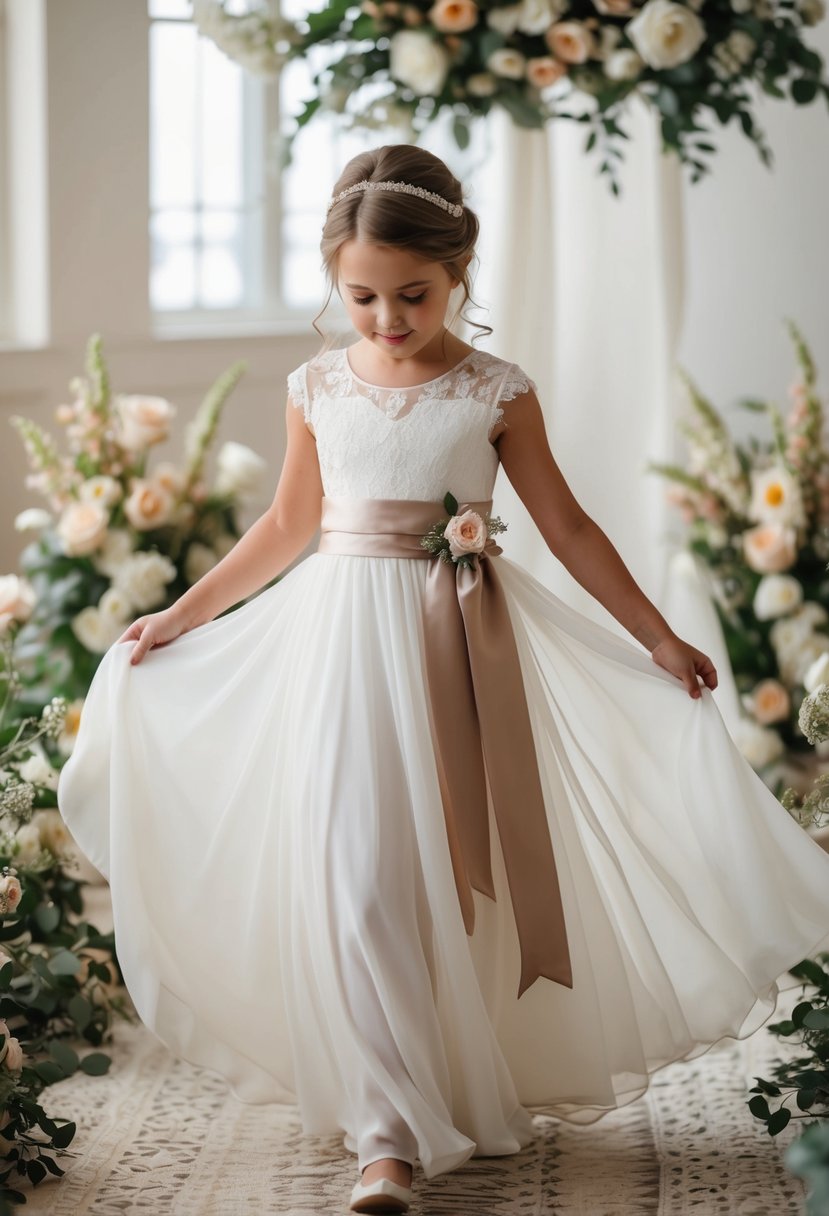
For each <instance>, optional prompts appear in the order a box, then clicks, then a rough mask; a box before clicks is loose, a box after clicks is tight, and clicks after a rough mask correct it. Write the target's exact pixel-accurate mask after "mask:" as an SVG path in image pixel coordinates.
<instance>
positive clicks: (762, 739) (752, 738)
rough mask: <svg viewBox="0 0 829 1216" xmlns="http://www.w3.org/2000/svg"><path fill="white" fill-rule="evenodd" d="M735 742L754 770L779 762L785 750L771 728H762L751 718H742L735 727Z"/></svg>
mask: <svg viewBox="0 0 829 1216" xmlns="http://www.w3.org/2000/svg"><path fill="white" fill-rule="evenodd" d="M733 737H734V742H735V743H736V744H737V747H738V748H739V749H740V752H741V753H742V755H743V756H744V757H745V759H746V760H747V761H748V762H749V764H750V765H751V766H752V768H764V767H765V766H766V765H767V764H772V763H773V762H774V761H775V760H779V759H780V757H781V756H782V755H783V753H784V751H785V748H784V745H783V740H782V739H781V737H780V735H779V734H778V733H777V731H776V730H772V729H771V727H770V726H760V724H759V723H757V722H753V721H752V720H751V719H750V718H741V719H740V721H739V722H737V723H736V725H735V727H734V734H733Z"/></svg>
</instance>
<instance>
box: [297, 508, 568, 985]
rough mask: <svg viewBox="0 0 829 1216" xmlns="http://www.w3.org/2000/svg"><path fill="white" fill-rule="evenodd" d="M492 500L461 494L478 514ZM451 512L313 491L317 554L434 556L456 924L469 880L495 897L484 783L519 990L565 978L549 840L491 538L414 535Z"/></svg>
mask: <svg viewBox="0 0 829 1216" xmlns="http://www.w3.org/2000/svg"><path fill="white" fill-rule="evenodd" d="M491 507H492V499H488V500H486V501H482V502H464V503H459V504H458V511H457V513H458V514H459V515H460V514H462V513H463V512H464V511H466V510H468V509H471V510H473V511H477V512H478V513H479V514H480V515H481V516H484V515H485V513H486V512H488V511H490V510H491ZM440 519H446V520H447V522H448V515H447V511H446V508H445V507H444V505H443V503H442V502H433V501H427V500H420V499H404V498H328V497H323V499H322V520H321V528H322V535H321V538H320V543H319V547H318V549H317V552H318V553H342V554H354V555H358V556H367V557H371V556H374V557H417V558H431V559H432V560H431V565H430V567H429V570H428V573H427V576H426V596H425V605H424V608H425V610H424V620H423V625H424V635H425V636H424V643H425V655H426V671H427V681H428V690H427V691H428V700H429V712H430V729H431V732H432V740H433V746H434V750H435V758H436V761H437V768H438V777H439V781H440V789H441V797H442V801H443V810H444V817H445V820H446V832H447V837H448V841H449V851H450V855H451V858H452V868H453V871H454V875H455V885H456V887H457V891H458V899H459V901H460V906H461V911H462V914H463V920H464V926H465V928H466V932H467V934H471V933H472V932H473V929H474V925H475V906H474V901H473V897H472V888H473V887H474V889H475V890H476V891H480V892H482V893H483V894H484V895H488V896H489V897H490V899H495V889H494V886H493V881H492V869H491V857H490V841H489V810H488V803H487V782H488V786H489V793H490V796H491V800H492V805H493V810H494V812H495V820H496V823H497V827H498V836H499V840H500V844H501V850H502V854H503V857H504V865H505V869H506V874H507V881H508V884H509V891H510V898H511V901H512V907H513V913H514V916H515V924H516V928H517V931H518V940H519V944H520V948H521V977H520V982H519V986H518V996H519V997H520V996H521V994H522V993H523V992H524V991H525V990H526V989H527V988H529V987H530V985H531V984H533V983H534V982H535V980H536V979H538V978H539V976H542V975H543V976H546V978H547V979H550V980H553V981H555V982H556V983H558V984H563V985H564V986H565V987H567V988H572V987H573V976H572V969H571V964H570V951H569V947H568V943H567V932H566V928H565V923H564V910H563V908H562V904H561V892H560V889H559V881H558V873H557V870H556V863H555V857H554V855H553V846H552V842H551V840H550V833H549V826H548V823H547V815H546V811H545V807H544V797H543V794H542V789H541V781H540V778H539V774H538V761H537V757H536V752H535V744H534V741H533V736H532V728H531V725H530V717H529V710H528V708H527V701H526V693H525V689H524V683H523V677H522V674H521V667H520V663H519V657H518V650H517V647H516V643H515V635H514V633H513V629H512V624H511V621H510V616H509V611H508V608H507V602H506V598H505V596H504V591H503V588H502V586H501V582H500V579H499V577H498V574H497V571H496V566H495V564H494V563H493V562H491V561H481V560H480V559H481V558H489V557H494V556H496V555H497V554H499V553H502V552H503V550H502V549H501V547H500V546H499V545H498V544H496V542H495V540H494V539H493V537H488V538H487V542H486V546H485V548H484V549H483V550H482V551H481V552H480V553H479V554H478V559H479V560H478V561H475V562H473V564H472V565H471V566H465V565H458V564H457V563H455V562H452V563H451V564H450V563H448V562H444V561H442V560H441V559H440V558H437V557H435V556H434V554H432V553H430V552H429V550H428V549H425V548H423V546H422V545H421V544H420V540H421V537H422V536H423V535H424V534H425V533H426V531H427V530H428V529H429V528H430V527H431V526H432V524H434V523H436V522H437V521H438V520H440Z"/></svg>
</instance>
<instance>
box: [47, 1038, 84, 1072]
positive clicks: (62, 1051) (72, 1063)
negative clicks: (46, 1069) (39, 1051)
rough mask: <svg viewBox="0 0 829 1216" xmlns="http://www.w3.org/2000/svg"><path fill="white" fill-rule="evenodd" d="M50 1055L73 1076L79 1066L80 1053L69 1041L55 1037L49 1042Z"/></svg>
mask: <svg viewBox="0 0 829 1216" xmlns="http://www.w3.org/2000/svg"><path fill="white" fill-rule="evenodd" d="M49 1055H50V1056H51V1057H52V1059H53V1060H54V1061H55V1063H56V1064H59V1065H60V1067H61V1068H62V1069H63V1071H64V1072H65V1073H66V1075H67V1076H71V1075H72V1073H73V1072H75V1071H76V1070H77V1067H78V1053H77V1052H76V1051H74V1050H73V1049H72V1048H71V1047H70V1046H69V1044H68V1043H63V1042H62V1041H61V1040H60V1039H53V1040H52V1042H51V1043H50V1044H49Z"/></svg>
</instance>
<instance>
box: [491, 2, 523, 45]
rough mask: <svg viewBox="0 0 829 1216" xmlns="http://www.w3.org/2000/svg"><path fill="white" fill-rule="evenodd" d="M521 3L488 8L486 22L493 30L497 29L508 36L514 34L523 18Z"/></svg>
mask: <svg viewBox="0 0 829 1216" xmlns="http://www.w3.org/2000/svg"><path fill="white" fill-rule="evenodd" d="M521 8H522V6H521V5H520V4H505V5H501V6H499V7H498V8H490V9H487V14H486V23H487V25H488V26H489V28H490V29H492V30H497V31H498V33H499V34H503V35H504V37H505V38H508V37H509V35H510V34H514V33H515V31H516V30H517V29H518V22H519V21H520V20H521Z"/></svg>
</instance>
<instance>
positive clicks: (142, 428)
mask: <svg viewBox="0 0 829 1216" xmlns="http://www.w3.org/2000/svg"><path fill="white" fill-rule="evenodd" d="M114 413H115V419H116V438H117V440H118V442H119V443H120V444H121V446H122V447H125V448H126V449H127V450H128V451H130V452H140V451H142V450H143V449H144V448H148V447H150V445H151V444H154V443H160V442H161V441H162V439H166V438H167V436H168V434H169V433H170V423H171V421H172V419H173V418H174V417H175V413H176V407H175V406H174V405H171V404H170V402H169V401H167V400H166V399H165V398H164V397H142V396H130V395H124V394H121V395H120V396H118V397H117V398H116V401H115V411H114Z"/></svg>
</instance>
